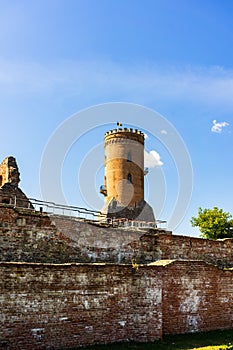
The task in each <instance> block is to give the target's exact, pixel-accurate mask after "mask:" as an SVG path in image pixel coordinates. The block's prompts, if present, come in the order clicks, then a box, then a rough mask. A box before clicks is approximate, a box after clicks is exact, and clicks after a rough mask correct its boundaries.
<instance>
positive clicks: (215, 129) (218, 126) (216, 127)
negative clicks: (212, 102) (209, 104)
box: [211, 120, 229, 134]
mask: <svg viewBox="0 0 233 350" xmlns="http://www.w3.org/2000/svg"><path fill="white" fill-rule="evenodd" d="M228 125H229V123H227V122H217V120H213V126H212V128H211V131H212V132H216V133H218V134H220V133H221V132H222V128H224V127H226V126H228Z"/></svg>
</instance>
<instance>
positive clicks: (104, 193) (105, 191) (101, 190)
mask: <svg viewBox="0 0 233 350" xmlns="http://www.w3.org/2000/svg"><path fill="white" fill-rule="evenodd" d="M100 193H101V194H103V195H104V196H107V188H106V187H105V185H101V186H100Z"/></svg>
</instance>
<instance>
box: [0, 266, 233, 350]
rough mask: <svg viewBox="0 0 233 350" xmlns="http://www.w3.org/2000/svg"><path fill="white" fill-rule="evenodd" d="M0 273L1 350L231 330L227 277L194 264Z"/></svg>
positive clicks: (231, 283) (7, 269)
mask: <svg viewBox="0 0 233 350" xmlns="http://www.w3.org/2000/svg"><path fill="white" fill-rule="evenodd" d="M0 269H1V284H0V288H1V296H0V304H1V315H0V326H1V332H0V348H2V349H4V348H5V349H12V350H13V349H20V350H23V349H25V350H26V349H63V348H64V349H66V348H71V347H78V346H83V345H87V344H96V343H110V342H116V341H128V340H135V341H153V340H156V339H160V338H161V337H162V335H163V334H171V333H186V332H197V331H209V330H214V329H227V328H232V326H233V313H232V308H233V278H232V277H233V271H232V270H220V269H219V268H217V267H214V266H212V265H208V264H206V263H204V262H200V261H165V260H163V261H160V262H156V263H155V264H151V265H140V266H139V267H138V269H135V268H133V267H132V265H116V264H115V265H114V264H112V265H111V264H63V265H55V264H30V263H1V264H0Z"/></svg>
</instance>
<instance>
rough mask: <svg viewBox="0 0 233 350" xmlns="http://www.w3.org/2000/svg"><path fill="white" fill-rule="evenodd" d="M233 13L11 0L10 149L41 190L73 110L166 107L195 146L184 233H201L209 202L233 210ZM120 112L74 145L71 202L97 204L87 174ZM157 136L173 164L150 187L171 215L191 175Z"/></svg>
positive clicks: (26, 183)
mask: <svg viewBox="0 0 233 350" xmlns="http://www.w3.org/2000/svg"><path fill="white" fill-rule="evenodd" d="M232 13H233V2H232V1H231V0H221V1H220V0H218V1H215V0H211V1H208V0H196V1H192V0H189V1H185V0H170V1H168V0H161V1H160V0H152V1H150V0H144V1H137V0H136V1H135V0H133V1H131V0H124V1H123V0H117V1H113V0H108V1H107V0H98V1H97V0H85V1H84V0H82V1H79V0H76V1H75V0H68V1H63V0H56V1H55V0H54V1H52V0H47V1H43V0H40V1H37V2H35V1H34V2H32V1H23V0H21V1H14V0H12V1H2V0H0V116H1V138H0V144H1V158H2V159H4V158H5V157H6V156H8V155H13V156H15V157H16V158H17V161H18V165H19V167H20V171H21V188H22V189H23V190H24V191H25V193H26V194H27V195H28V196H30V197H35V198H41V193H40V164H41V162H42V159H43V154H44V153H43V152H44V150H45V149H46V145H47V144H48V142H49V140H50V139H51V137H52V135H54V133H55V134H56V130H59V128H60V127H61V125H63V123H64V122H65V121H66V120H67V118H70V116H72V115H74V114H75V113H77V112H79V111H80V110H83V109H86V108H88V107H91V106H93V105H100V104H103V103H109V102H126V103H131V104H137V105H142V106H145V107H147V108H149V109H152V110H155V111H157V112H158V113H160V114H161V115H162V116H163V117H164V118H166V120H167V121H168V122H170V123H171V124H172V125H173V126H174V128H175V129H176V131H177V132H178V133H179V135H180V137H181V138H182V140H183V141H184V144H185V145H186V147H187V149H188V152H189V155H190V159H191V162H192V168H193V192H192V198H191V201H190V205H189V208H188V210H187V213H186V215H185V216H184V219H183V221H182V223H181V224H180V226H178V227H177V228H176V229H175V232H177V233H181V234H186V235H198V230H197V229H193V228H191V226H190V223H189V220H190V217H191V216H192V215H196V214H197V210H198V207H199V206H201V207H207V208H212V207H213V206H218V207H220V208H223V209H224V210H225V211H229V212H231V213H232V214H233V204H232V197H233V191H232V178H233V176H232V175H233V164H232V148H233V139H232V124H233V117H232V116H233V66H232V65H233V64H232V62H233V50H232V47H233V22H232ZM124 117H125V116H124V115H120V116H119V119H121V121H122V122H123V123H124ZM98 118H99V117H98V116H96V118H95V117H93V125H96V124H98ZM114 121H117V120H116V116H115V115H114V113H113V115H112V116H109V125H105V126H102V125H101V118H100V125H99V127H95V128H94V129H93V130H92V131H90V129H91V126H90V127H89V129H88V130H89V131H88V132H87V133H86V134H85V135H83V137H82V138H81V139H80V140H76V142H75V143H73V144H72V146H70V148H69V151H68V152H67V154H66V157H65V159H64V164H63V169H62V180H61V182H62V188H63V190H64V193H65V197H66V198H67V202H68V203H70V204H73V205H75V204H76V205H83V204H85V205H87V204H88V205H89V206H93V205H94V204H93V203H94V202H95V200H94V202H93V203H91V201H92V199H91V198H89V194H86V196H88V200H87V199H86V198H83V197H85V195H84V196H83V194H82V193H81V192H80V188H78V187H79V184H78V176H77V174H78V172H79V169H81V168H82V164H83V162H84V161H87V160H88V154H89V153H90V152H92V150H93V148H95V147H97V145H99V144H100V147H101V142H103V134H104V132H105V131H106V130H108V129H109V128H112V127H113V126H114V124H113V123H114ZM214 121H215V122H214ZM83 122H84V121H83V120H82V118H81V119H80V123H83ZM151 123H152V125H153V127H154V124H153V120H152V121H151ZM138 124H140V125H142V126H143V117H141V118H140V117H138V119H135V125H138ZM149 131H150V130H149ZM148 136H149V137H148V139H147V141H146V147H147V150H148V151H151V150H156V151H157V152H158V153H159V155H160V157H161V161H162V162H163V165H162V166H160V167H157V168H156V167H155V168H153V169H151V172H150V174H149V175H148V176H150V177H149V180H146V181H147V182H150V183H151V186H149V188H148V190H147V192H151V193H152V192H153V191H154V192H153V193H152V195H151V199H150V196H149V194H148V196H149V198H148V200H149V199H150V202H151V201H152V202H153V203H152V204H153V206H154V208H155V211H156V214H157V212H158V214H157V215H159V216H160V217H159V218H161V219H165V220H169V215H171V214H170V212H171V210H172V209H171V208H172V207H173V205H174V202H175V200H176V196H177V192H178V191H179V174H178V175H177V170H176V164H174V160H172V157H171V155H170V154H169V151H170V153H172V152H173V150H169V151H168V150H167V149H166V147H164V145H162V144H161V142H160V141H159V140H158V139H156V137H153V136H152V135H150V134H149V132H148ZM168 136H169V135H168ZM61 137H62V136H61ZM58 148H59V147H58ZM58 152H59V149H58ZM54 157H56V155H55V156H54ZM99 159H100V168H98V171H96V172H95V176H93V178H92V179H90V181H92V180H93V182H94V185H93V184H92V185H93V188H96V193H95V194H94V197H95V198H98V200H97V202H95V203H98V205H99V203H100V204H101V203H102V202H101V200H102V199H101V197H100V196H99V194H98V186H99V184H100V183H101V181H102V179H101V178H102V175H103V169H101V166H102V163H101V162H103V159H102V158H101V152H100V158H99ZM80 171H81V170H80ZM82 181H84V182H82V184H83V186H85V179H84V180H82ZM86 181H87V182H88V179H86ZM92 185H91V184H90V183H87V186H92ZM146 186H147V187H148V185H146ZM152 190H153V191H152ZM165 192H166V194H165ZM161 193H163V196H162V195H161ZM51 200H52V198H51ZM87 202H88V203H87ZM161 202H164V203H163V204H161ZM95 205H96V204H95Z"/></svg>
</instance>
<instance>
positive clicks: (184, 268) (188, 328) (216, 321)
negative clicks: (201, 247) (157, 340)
mask: <svg viewBox="0 0 233 350" xmlns="http://www.w3.org/2000/svg"><path fill="white" fill-rule="evenodd" d="M155 264H156V263H155ZM164 269H165V271H166V272H165V273H164V275H163V276H164V277H163V295H162V301H163V302H162V304H163V306H162V308H163V334H179V333H189V332H202V331H211V330H216V329H232V328H233V314H232V308H233V271H232V270H221V269H218V268H217V267H215V266H212V265H209V264H206V263H204V262H202V261H173V262H171V261H170V262H168V263H166V261H165V263H164Z"/></svg>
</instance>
